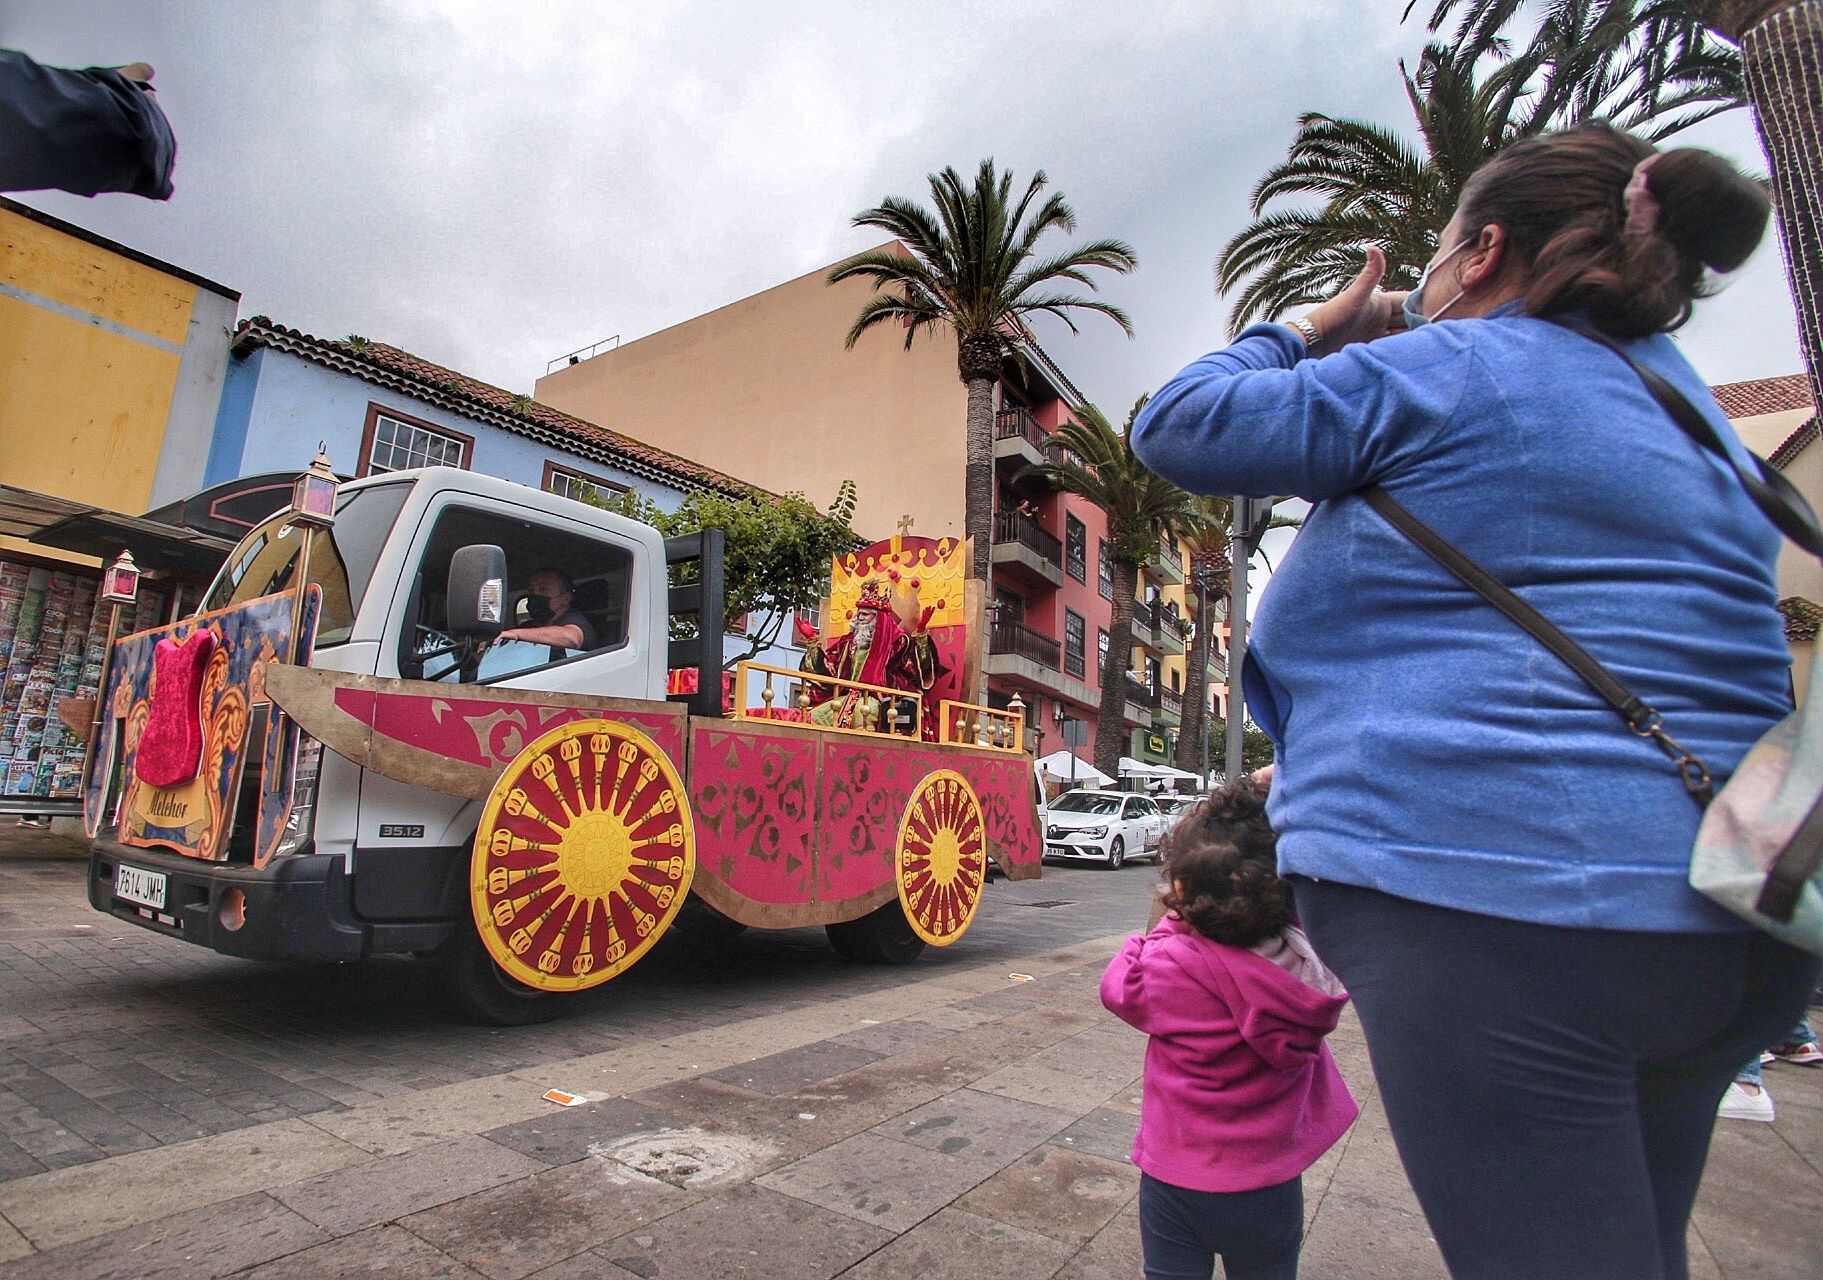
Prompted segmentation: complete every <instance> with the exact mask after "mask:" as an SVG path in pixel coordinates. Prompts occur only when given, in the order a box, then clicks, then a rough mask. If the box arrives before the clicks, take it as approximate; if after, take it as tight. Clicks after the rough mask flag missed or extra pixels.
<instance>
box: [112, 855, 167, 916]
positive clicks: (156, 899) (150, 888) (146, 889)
mask: <svg viewBox="0 0 1823 1280" xmlns="http://www.w3.org/2000/svg"><path fill="white" fill-rule="evenodd" d="M114 896H115V897H116V898H124V899H126V900H127V901H128V902H137V903H138V904H139V905H140V906H142V907H151V908H152V909H153V910H155V911H163V910H164V908H165V876H164V872H162V871H141V870H140V869H139V868H138V867H128V866H121V867H116V868H115V870H114Z"/></svg>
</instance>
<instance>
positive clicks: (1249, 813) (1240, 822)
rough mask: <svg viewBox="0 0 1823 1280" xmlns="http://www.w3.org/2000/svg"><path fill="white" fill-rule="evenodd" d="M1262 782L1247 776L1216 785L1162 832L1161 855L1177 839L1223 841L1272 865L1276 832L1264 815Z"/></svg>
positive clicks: (1275, 857) (1276, 850) (1168, 851)
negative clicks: (1203, 798) (1163, 837)
mask: <svg viewBox="0 0 1823 1280" xmlns="http://www.w3.org/2000/svg"><path fill="white" fill-rule="evenodd" d="M1266 791H1267V788H1266V785H1265V784H1264V783H1261V782H1256V781H1254V779H1252V778H1251V777H1241V778H1236V779H1235V780H1234V781H1233V782H1230V783H1229V784H1228V785H1227V786H1224V787H1218V788H1216V790H1214V791H1212V792H1210V794H1209V797H1208V798H1207V799H1205V800H1201V801H1199V802H1198V803H1197V804H1196V805H1194V806H1193V807H1192V808H1191V809H1190V811H1189V812H1187V813H1186V814H1184V816H1183V817H1182V818H1181V819H1179V820H1178V822H1177V825H1176V826H1174V827H1172V828H1171V830H1170V831H1169V832H1167V833H1166V835H1165V841H1164V847H1165V857H1166V858H1167V859H1168V858H1169V857H1170V856H1171V848H1172V845H1173V844H1174V843H1176V842H1178V841H1184V840H1188V841H1194V842H1196V843H1199V844H1200V843H1207V842H1209V841H1225V842H1227V843H1229V844H1232V845H1235V846H1236V847H1238V848H1239V849H1240V851H1241V852H1242V853H1243V854H1245V855H1247V856H1248V857H1250V858H1259V859H1261V860H1262V861H1264V862H1265V863H1266V864H1267V865H1269V866H1272V865H1276V864H1277V862H1278V855H1279V833H1278V832H1277V831H1274V830H1273V829H1272V823H1271V822H1270V821H1268V820H1267V817H1266Z"/></svg>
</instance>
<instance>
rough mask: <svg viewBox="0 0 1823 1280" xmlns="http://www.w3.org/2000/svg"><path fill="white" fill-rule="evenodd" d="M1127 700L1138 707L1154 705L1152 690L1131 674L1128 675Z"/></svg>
mask: <svg viewBox="0 0 1823 1280" xmlns="http://www.w3.org/2000/svg"><path fill="white" fill-rule="evenodd" d="M1127 701H1128V702H1131V703H1132V704H1133V705H1134V706H1136V707H1149V706H1151V705H1152V690H1150V689H1148V688H1147V687H1146V686H1145V685H1144V684H1143V683H1142V682H1140V681H1138V680H1135V679H1133V678H1132V677H1131V676H1129V677H1127Z"/></svg>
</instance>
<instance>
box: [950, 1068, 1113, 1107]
mask: <svg viewBox="0 0 1823 1280" xmlns="http://www.w3.org/2000/svg"><path fill="white" fill-rule="evenodd" d="M1124 1083H1125V1082H1124V1081H1117V1080H1110V1079H1106V1078H1102V1079H1097V1078H1095V1077H1094V1076H1084V1075H1082V1074H1081V1073H1079V1072H1076V1071H1066V1070H1063V1069H1061V1068H1058V1067H1046V1066H1040V1065H1037V1064H1035V1063H1033V1062H1032V1061H1031V1060H1029V1059H1027V1060H1024V1061H1020V1062H1015V1063H1012V1064H1011V1065H1009V1066H1005V1067H1002V1068H1001V1069H1000V1070H998V1071H996V1072H994V1073H992V1074H991V1075H986V1076H983V1077H981V1079H979V1080H977V1081H975V1083H974V1087H975V1088H977V1089H980V1090H982V1091H983V1092H986V1093H998V1094H1001V1095H1003V1096H1005V1097H1008V1098H1019V1099H1022V1100H1023V1101H1026V1102H1039V1103H1043V1104H1044V1105H1045V1106H1049V1107H1056V1108H1058V1109H1059V1110H1063V1111H1068V1112H1069V1113H1070V1114H1071V1115H1073V1116H1086V1115H1088V1114H1089V1112H1091V1111H1093V1110H1095V1109H1096V1108H1097V1107H1100V1106H1102V1105H1103V1104H1105V1103H1107V1102H1108V1101H1109V1099H1111V1098H1113V1097H1114V1096H1115V1094H1117V1093H1119V1092H1120V1090H1121V1087H1122V1085H1123V1084H1124Z"/></svg>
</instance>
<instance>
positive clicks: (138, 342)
mask: <svg viewBox="0 0 1823 1280" xmlns="http://www.w3.org/2000/svg"><path fill="white" fill-rule="evenodd" d="M0 286H5V288H4V290H3V291H0V482H3V483H6V484H10V485H15V486H18V487H20V488H23V489H31V490H35V491H37V492H40V493H48V494H53V495H56V496H58V497H63V498H72V499H76V500H79V501H84V502H92V503H95V504H96V505H99V506H105V507H108V508H111V509H113V510H115V511H122V512H126V513H128V514H131V515H138V514H139V513H140V512H143V511H145V510H146V509H147V507H148V506H149V505H150V497H151V493H152V484H153V479H154V476H155V474H156V473H157V470H158V466H159V460H160V455H161V453H162V450H163V447H164V444H165V432H166V426H167V422H168V420H169V417H170V414H171V407H172V396H173V392H174V389H175V387H176V386H177V380H178V374H179V367H180V365H181V363H182V357H183V349H184V346H185V344H186V343H187V341H188V340H189V337H190V328H191V326H190V321H191V315H192V312H193V311H194V309H195V306H196V299H197V294H198V287H197V286H196V285H194V284H191V283H189V282H188V281H185V280H182V279H179V278H177V277H175V276H171V275H168V274H166V273H165V272H162V271H159V270H158V269H157V268H155V267H152V266H148V265H146V264H144V263H141V262H137V261H134V260H133V259H131V258H128V257H124V256H122V255H120V254H116V253H112V252H110V251H109V250H107V249H106V248H103V247H101V246H99V245H95V244H91V243H90V242H88V241H86V240H83V239H80V238H78V237H76V236H72V235H66V234H65V233H63V232H61V231H59V230H57V229H56V228H54V227H49V226H45V225H43V224H41V223H38V222H35V221H33V220H32V219H30V218H28V217H25V216H23V215H21V214H18V213H16V212H14V211H12V210H10V209H3V208H0ZM0 549H11V550H24V549H29V550H31V551H32V552H33V553H34V554H39V555H46V554H51V555H56V556H58V557H59V558H64V557H62V555H61V553H53V552H49V551H48V549H47V548H44V547H28V546H27V545H26V544H20V543H17V542H14V541H12V540H8V539H0ZM71 558H73V557H71Z"/></svg>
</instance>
